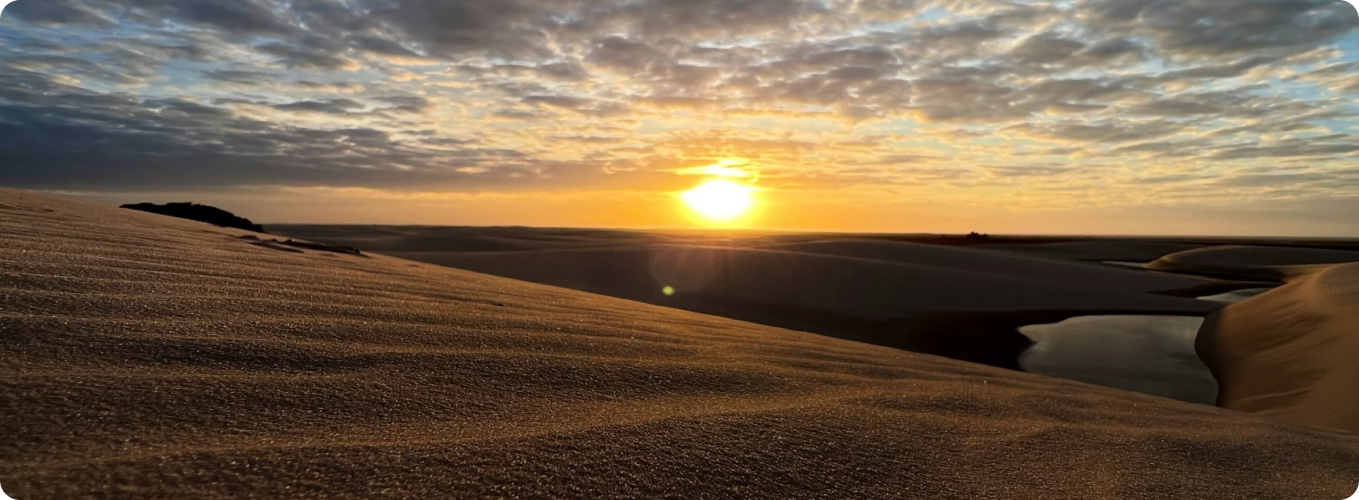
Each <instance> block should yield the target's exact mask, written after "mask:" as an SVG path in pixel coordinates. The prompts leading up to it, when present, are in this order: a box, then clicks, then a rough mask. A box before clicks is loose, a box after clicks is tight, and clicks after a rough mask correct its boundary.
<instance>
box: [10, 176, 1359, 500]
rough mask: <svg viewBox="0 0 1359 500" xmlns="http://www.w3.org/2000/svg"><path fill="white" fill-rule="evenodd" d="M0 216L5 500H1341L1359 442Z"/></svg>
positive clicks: (807, 341)
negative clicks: (9, 499)
mask: <svg viewBox="0 0 1359 500" xmlns="http://www.w3.org/2000/svg"><path fill="white" fill-rule="evenodd" d="M0 202H2V204H3V207H0V235H2V236H3V237H0V338H3V339H4V342H0V359H4V360H5V364H4V368H3V369H0V408H4V409H5V410H4V413H5V415H6V418H3V419H0V482H3V484H4V489H5V491H6V492H8V493H9V494H11V495H12V496H14V497H15V498H19V499H22V500H42V499H71V498H117V499H141V498H204V499H213V498H308V499H351V498H352V499H359V498H362V499H375V498H770V499H796V498H1026V499H1070V498H1083V499H1098V498H1144V499H1183V498H1290V499H1295V498H1301V499H1310V498H1316V499H1334V498H1341V497H1343V496H1344V495H1345V494H1348V492H1349V490H1351V489H1353V485H1354V482H1355V480H1356V479H1359V478H1357V477H1356V474H1359V473H1357V472H1356V471H1355V470H1354V467H1353V466H1354V464H1355V463H1359V438H1355V437H1353V436H1347V435H1340V434H1334V433H1330V432H1325V431H1319V430H1311V429H1305V428H1297V427H1292V426H1288V425H1284V424H1279V423H1274V422H1270V421H1267V420H1263V419H1260V418H1256V417H1253V416H1249V415H1244V414H1239V413H1234V412H1229V411H1226V410H1221V409H1215V408H1210V407H1203V406H1196V405H1188V404H1182V403H1178V402H1173V401H1169V400H1165V399H1161V398H1155V397H1150V396H1144V395H1138V394H1134V393H1128V392H1122V391H1116V390H1110V389H1104V388H1099V387H1095V386H1090V385H1085V384H1081V383H1076V382H1070V381H1063V380H1058V379H1051V378H1045V377H1039V376H1034V375H1028V374H1023V373H1016V372H1010V371H1005V370H998V369H992V368H987V367H983V366H979V365H972V364H967V363H961V362H955V361H950V360H946V359H942V358H937V357H931V356H923V355H916V354H911V353H907V352H902V351H898V350H893V349H887V348H881V347H874V346H869V345H863V344H857V343H852V342H846V341H841V340H835V339H829V338H825V337H821V336H817V335H811V334H806V333H799V332H793V331H788V330H781V329H778V328H771V327H766V326H759V325H754V324H749V323H742V322H737V321H732V320H728V319H722V318H716V317H711V316H703V315H698V314H693V313H689V312H683V311H677V310H673V309H668V308H662V307H654V306H649V305H645V304H640V303H637V302H629V301H622V300H617V299H612V298H607V297H600V296H595V295H590V294H586V293H582V292H576V291H570V290H564V289H559V288H552V287H547V286H541V285H535V284H528V283H523V282H517V281H511V280H506V279H502V278H495V277H490V276H486V275H480V274H474V273H470V272H465V271H459V270H454V269H447V268H442V267H437V266H429V265H423V264H417V263H413V262H409V261H404V260H399V259H395V258H391V257H386V256H381V255H376V256H370V257H363V256H355V255H346V254H338V253H331V252H316V251H311V250H305V249H303V250H301V253H296V252H291V251H281V250H277V249H272V248H265V247H261V246H256V245H252V244H251V243H250V241H248V240H244V239H240V238H238V236H240V235H241V234H242V233H240V232H237V231H234V230H228V229H221V228H216V227H212V226H208V225H203V224H197V223H193V222H189V221H181V220H175V219H169V218H165V217H160V216H155V215H150V214H142V213H135V212H129V211H123V210H117V209H113V208H107V207H100V206H94V205H87V204H82V203H77V202H72V201H68V200H65V199H59V198H54V197H48V196H39V195H33V194H26V193H18V192H13V191H0ZM291 250H297V249H291Z"/></svg>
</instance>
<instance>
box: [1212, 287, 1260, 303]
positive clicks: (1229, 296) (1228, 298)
mask: <svg viewBox="0 0 1359 500" xmlns="http://www.w3.org/2000/svg"><path fill="white" fill-rule="evenodd" d="M1270 290H1273V288H1247V289H1245V290H1233V291H1230V292H1227V293H1220V294H1217V295H1209V296H1207V297H1199V300H1209V301H1213V302H1241V301H1243V300H1246V299H1249V298H1252V297H1255V296H1257V295H1260V294H1262V293H1265V292H1268V291H1270Z"/></svg>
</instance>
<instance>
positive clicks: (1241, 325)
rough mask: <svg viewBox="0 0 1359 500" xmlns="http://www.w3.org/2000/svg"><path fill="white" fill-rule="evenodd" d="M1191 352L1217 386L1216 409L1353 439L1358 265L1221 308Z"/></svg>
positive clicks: (1358, 368) (1358, 404) (1358, 428)
mask: <svg viewBox="0 0 1359 500" xmlns="http://www.w3.org/2000/svg"><path fill="white" fill-rule="evenodd" d="M1311 255H1312V256H1313V257H1315V256H1316V254H1311ZM1243 261H1246V262H1249V263H1258V262H1260V261H1258V260H1247V259H1243ZM1267 262H1278V261H1277V260H1268V261H1267ZM1294 262H1296V261H1294ZM1198 348H1199V349H1198V350H1199V353H1200V355H1201V356H1202V357H1203V359H1204V361H1205V362H1206V363H1207V364H1208V366H1209V368H1210V369H1212V370H1213V373H1214V375H1215V376H1216V378H1217V379H1218V380H1219V383H1220V385H1221V388H1222V392H1221V395H1220V396H1219V399H1218V402H1219V405H1221V406H1223V407H1226V408H1232V409H1237V410H1241V411H1248V412H1253V413H1259V414H1262V415H1268V416H1270V417H1274V418H1278V419H1281V420H1284V421H1287V422H1293V423H1297V424H1303V425H1315V426H1322V427H1330V428H1335V429H1344V430H1348V431H1350V432H1356V433H1359V363H1356V360H1357V359H1359V264H1345V265H1340V266H1334V267H1329V268H1323V269H1321V270H1318V271H1315V272H1312V273H1310V274H1307V275H1305V276H1302V277H1300V278H1297V279H1295V280H1293V281H1292V282H1290V283H1288V284H1287V285H1285V286H1284V287H1282V288H1278V289H1275V290H1273V291H1270V292H1268V293H1265V294H1263V295H1260V296H1257V297H1254V298H1251V299H1248V300H1245V301H1242V302H1237V303H1235V304H1232V305H1230V306H1228V307H1227V308H1225V309H1223V310H1222V311H1220V312H1218V313H1216V314H1214V315H1213V316H1211V317H1210V318H1209V320H1208V324H1207V325H1205V327H1204V329H1203V332H1202V333H1201V334H1200V335H1199V340H1198Z"/></svg>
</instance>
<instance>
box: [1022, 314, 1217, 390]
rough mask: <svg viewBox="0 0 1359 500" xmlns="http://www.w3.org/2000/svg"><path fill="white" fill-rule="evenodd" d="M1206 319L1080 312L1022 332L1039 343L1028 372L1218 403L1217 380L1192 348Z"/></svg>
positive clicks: (1025, 362) (1028, 357)
mask: <svg viewBox="0 0 1359 500" xmlns="http://www.w3.org/2000/svg"><path fill="white" fill-rule="evenodd" d="M1201 326H1203V318H1195V317H1183V316H1081V317H1076V318H1071V319H1068V320H1066V321H1063V322H1061V323H1056V324H1051V325H1030V326H1026V327H1023V328H1020V329H1019V331H1020V333H1023V334H1024V335H1026V336H1028V337H1029V338H1030V339H1033V341H1034V342H1036V345H1034V346H1033V347H1032V348H1030V349H1029V350H1027V351H1025V352H1024V354H1022V355H1021V356H1020V358H1019V364H1020V366H1021V367H1023V368H1024V370H1025V371H1029V372H1032V373H1039V374H1043V375H1049V376H1053V377H1061V378H1066V379H1071V380H1079V381H1082V382H1088V383H1092V384H1097V385H1103V386H1107V387H1114V388H1118V389H1125V390H1130V391H1136V392H1141V393H1146V394H1153V395H1157V396H1164V397H1168V398H1173V399H1178V400H1180V401H1188V402H1191V403H1200V404H1207V405H1211V404H1215V403H1216V402H1217V381H1216V380H1214V379H1213V375H1212V373H1211V372H1209V371H1208V367H1207V366H1206V365H1204V364H1203V361H1202V360H1200V359H1199V357H1198V354H1197V353H1196V352H1195V351H1194V339H1195V338H1196V337H1197V336H1198V332H1199V328H1200V327H1201Z"/></svg>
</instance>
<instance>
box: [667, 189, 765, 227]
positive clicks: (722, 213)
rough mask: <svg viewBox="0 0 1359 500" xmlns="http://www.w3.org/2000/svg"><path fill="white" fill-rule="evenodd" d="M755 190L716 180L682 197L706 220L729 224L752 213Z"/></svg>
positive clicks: (685, 193)
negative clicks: (728, 222)
mask: <svg viewBox="0 0 1359 500" xmlns="http://www.w3.org/2000/svg"><path fill="white" fill-rule="evenodd" d="M754 191H755V189H754V188H752V187H750V186H747V185H745V184H741V183H738V182H735V181H730V180H727V179H714V180H710V181H707V182H704V183H703V184H702V185H699V186H698V187H696V188H693V189H690V190H689V191H686V192H684V194H682V195H680V199H682V200H684V204H685V205H687V206H688V207H689V208H690V209H692V210H693V211H694V212H696V213H698V214H699V215H702V216H703V217H704V218H705V219H709V220H711V221H715V222H727V221H731V220H733V219H736V218H739V217H741V216H743V215H746V214H747V213H749V212H750V209H751V208H752V207H754V206H755V196H754Z"/></svg>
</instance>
